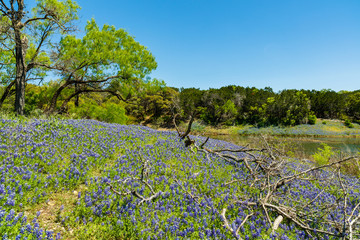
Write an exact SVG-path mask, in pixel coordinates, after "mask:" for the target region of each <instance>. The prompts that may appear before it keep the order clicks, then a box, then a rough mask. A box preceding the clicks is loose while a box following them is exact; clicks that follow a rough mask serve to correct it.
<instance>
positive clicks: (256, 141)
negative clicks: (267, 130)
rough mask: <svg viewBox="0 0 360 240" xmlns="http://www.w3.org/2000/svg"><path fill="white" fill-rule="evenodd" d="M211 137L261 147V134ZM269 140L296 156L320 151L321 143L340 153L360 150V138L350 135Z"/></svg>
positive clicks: (272, 138) (345, 153) (305, 155)
mask: <svg viewBox="0 0 360 240" xmlns="http://www.w3.org/2000/svg"><path fill="white" fill-rule="evenodd" d="M210 137H211V138H215V139H219V140H224V141H228V142H232V143H234V144H237V145H240V146H246V145H248V144H249V146H250V147H257V148H259V147H261V145H262V142H263V140H262V138H261V137H259V136H242V135H216V136H215V135H212V136H210ZM267 141H268V142H269V143H271V144H272V145H276V147H277V148H278V149H280V150H283V151H284V152H288V151H292V152H293V153H294V154H295V156H296V157H299V158H309V157H310V156H311V155H312V154H314V153H315V152H317V151H318V148H320V147H321V143H326V144H327V145H329V146H331V147H332V148H333V150H334V151H338V154H339V155H340V154H341V155H347V154H356V153H357V152H359V151H360V138H349V137H322V138H318V137H278V136H276V137H269V138H267Z"/></svg>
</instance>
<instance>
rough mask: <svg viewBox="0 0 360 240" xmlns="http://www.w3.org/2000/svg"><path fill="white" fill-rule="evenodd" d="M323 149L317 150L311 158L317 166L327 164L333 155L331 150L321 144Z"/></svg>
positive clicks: (324, 144)
mask: <svg viewBox="0 0 360 240" xmlns="http://www.w3.org/2000/svg"><path fill="white" fill-rule="evenodd" d="M321 145H322V147H323V148H318V152H316V153H315V154H314V155H312V157H313V158H314V160H315V162H316V163H317V164H319V165H325V164H328V163H329V160H330V158H331V157H332V156H333V155H334V154H335V153H334V152H333V150H332V148H331V147H330V146H329V145H327V144H326V143H322V144H321Z"/></svg>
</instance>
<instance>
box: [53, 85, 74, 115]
mask: <svg viewBox="0 0 360 240" xmlns="http://www.w3.org/2000/svg"><path fill="white" fill-rule="evenodd" d="M72 83H73V82H71V81H69V82H65V83H64V84H63V85H62V86H60V87H59V89H58V90H56V92H55V93H54V95H53V97H52V98H51V100H50V105H49V107H48V109H47V112H48V113H52V112H54V111H55V108H56V102H57V99H58V97H59V96H60V93H61V92H62V90H64V89H65V88H66V87H67V86H69V85H70V84H72Z"/></svg>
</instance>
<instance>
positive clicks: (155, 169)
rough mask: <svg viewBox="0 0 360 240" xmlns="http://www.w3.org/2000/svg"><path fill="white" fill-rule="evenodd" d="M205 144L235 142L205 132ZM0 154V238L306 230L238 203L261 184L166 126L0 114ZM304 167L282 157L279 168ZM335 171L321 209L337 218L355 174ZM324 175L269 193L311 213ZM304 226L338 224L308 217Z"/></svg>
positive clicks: (300, 233) (277, 235)
mask: <svg viewBox="0 0 360 240" xmlns="http://www.w3.org/2000/svg"><path fill="white" fill-rule="evenodd" d="M203 140H204V139H203V138H201V137H196V141H197V142H201V141H203ZM206 146H207V147H208V148H209V149H215V148H230V149H237V148H238V146H235V145H232V144H230V143H227V142H223V141H218V140H212V139H210V140H209V141H208V142H207V144H206ZM234 154H235V155H237V156H238V157H241V156H244V154H245V153H234ZM0 161H1V166H0V234H1V237H2V239H61V238H63V239H184V238H185V239H234V238H238V237H241V238H242V239H311V237H308V235H307V233H306V231H304V230H302V229H300V228H298V227H297V226H296V225H295V224H294V223H292V222H291V221H289V220H286V219H285V220H284V221H282V222H281V223H280V226H279V228H278V229H277V230H276V231H273V230H272V226H271V225H270V223H269V221H267V218H266V215H265V214H264V212H263V211H262V210H261V208H259V209H257V210H256V209H255V208H250V207H249V205H247V204H246V202H249V201H252V200H254V201H255V200H256V199H257V198H258V197H259V195H260V194H261V192H260V189H259V188H257V186H256V185H252V186H250V184H251V179H250V178H248V176H249V172H248V170H247V169H246V168H244V167H243V166H242V165H241V164H237V165H236V164H235V165H236V166H235V165H234V164H231V163H229V162H228V161H225V160H224V159H222V158H219V157H218V156H216V155H215V154H208V155H207V154H206V153H204V152H201V151H198V150H196V149H191V148H185V146H184V143H183V142H182V141H180V140H179V137H178V136H177V134H176V133H175V132H159V131H155V130H152V129H149V128H146V127H140V126H122V125H117V124H107V123H102V122H98V121H93V120H37V119H30V120H19V119H0ZM306 167H308V165H307V164H302V163H299V162H297V161H295V160H292V161H290V160H289V165H288V167H287V170H286V171H288V172H289V173H291V172H293V171H295V170H294V169H302V168H306ZM316 174H318V177H319V178H320V179H321V178H322V177H324V178H326V177H327V176H328V175H329V174H330V173H328V172H326V171H318V172H317V173H316ZM344 179H345V180H344V181H346V182H347V183H348V185H349V186H350V188H349V195H348V196H347V198H348V201H347V204H346V205H345V206H343V207H344V208H336V209H333V210H332V211H331V214H330V213H329V214H328V216H325V217H326V218H330V219H333V221H334V222H339V223H341V222H342V221H343V219H344V217H345V216H346V214H345V215H344V211H343V210H344V209H345V210H346V211H347V214H349V212H351V211H352V209H354V206H356V204H358V203H359V201H360V200H359V199H360V193H359V189H360V184H359V181H358V179H356V178H352V177H346V176H345V177H344ZM326 184H327V182H326V181H324V182H322V181H311V180H295V181H293V182H291V187H290V186H289V185H287V184H285V185H284V186H283V187H282V188H281V191H279V192H277V197H278V199H280V200H279V201H280V202H281V203H283V204H287V205H289V206H291V207H293V208H295V209H296V208H297V207H303V206H304V204H308V205H307V207H306V209H305V210H304V211H308V212H316V213H317V214H318V215H319V218H321V217H323V216H321V217H320V215H321V213H322V211H323V210H324V207H325V208H329V207H331V206H333V204H335V203H337V202H339V199H340V198H341V197H342V196H341V195H340V193H339V192H340V191H338V189H337V188H336V186H325V185H326ZM324 189H325V191H324ZM224 209H226V210H227V211H226V215H225V216H226V219H224V217H223V216H222V213H223V210H224ZM325 212H326V211H325ZM304 214H306V212H305V213H304ZM357 214H359V210H358V209H357V210H356V211H355V212H354V215H357ZM269 215H270V216H269V217H270V218H271V220H272V221H273V220H275V218H276V217H277V216H278V214H277V213H276V212H275V211H271V210H269ZM246 218H247V219H248V220H247V221H246V222H244V224H242V223H243V221H244V219H246ZM225 220H226V221H227V222H228V227H230V229H229V228H227V227H225V226H224V224H225ZM241 224H242V225H241ZM240 225H241V227H239V226H240ZM311 227H314V228H316V227H318V228H319V229H326V230H329V231H333V232H337V231H338V230H336V228H334V227H333V226H327V225H324V224H323V223H322V222H320V221H317V220H316V219H312V220H311ZM231 229H232V230H231ZM236 230H238V231H236ZM312 234H313V236H317V237H318V239H337V237H332V236H330V235H327V234H319V235H316V233H312ZM314 234H315V235H314Z"/></svg>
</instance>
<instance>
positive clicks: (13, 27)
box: [0, 0, 79, 115]
mask: <svg viewBox="0 0 360 240" xmlns="http://www.w3.org/2000/svg"><path fill="white" fill-rule="evenodd" d="M25 9H26V4H25V2H24V0H9V2H8V3H5V1H3V0H1V1H0V11H1V13H2V17H1V20H0V22H1V24H0V26H1V30H0V34H1V39H0V44H1V47H0V51H1V53H2V54H3V56H5V57H4V58H5V59H4V58H3V59H1V60H3V62H2V66H5V69H6V71H7V73H9V77H10V78H9V79H10V80H8V81H7V85H8V86H7V88H6V90H5V92H4V94H5V95H4V94H3V96H2V98H1V100H2V101H1V103H2V102H3V98H4V99H5V98H6V96H7V94H9V92H10V89H11V88H12V86H13V85H15V92H16V96H15V112H16V113H17V114H19V115H22V114H23V113H24V107H25V85H26V80H27V78H28V79H29V78H30V77H29V75H31V74H34V75H36V76H39V75H40V76H41V73H40V72H36V70H37V69H40V68H41V66H44V64H48V61H49V58H48V57H47V54H46V53H45V50H46V49H47V46H48V44H49V43H50V42H49V40H50V37H51V36H52V35H53V34H55V33H60V34H65V33H68V32H70V31H73V30H74V28H73V26H72V22H73V21H74V20H76V19H77V10H78V9H79V6H78V5H77V4H76V3H75V2H73V1H72V0H63V1H58V0H37V5H36V7H35V8H33V9H32V11H31V12H32V14H31V15H30V16H29V14H28V12H26V11H25ZM4 60H6V61H5V62H4ZM14 68H15V69H14ZM32 71H34V72H32ZM2 73H4V72H2Z"/></svg>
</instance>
